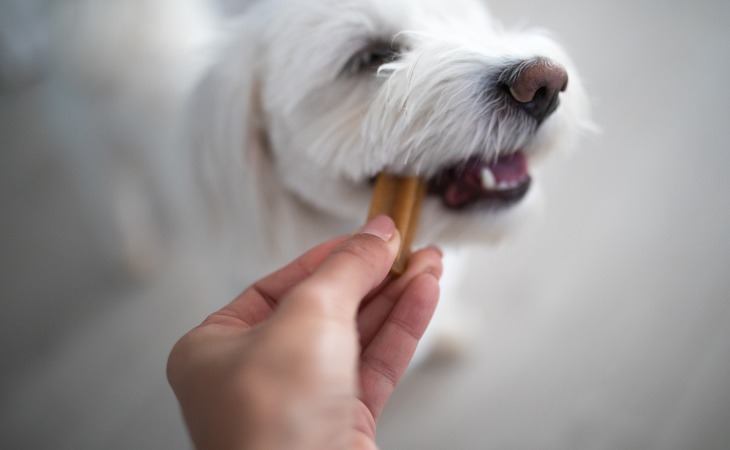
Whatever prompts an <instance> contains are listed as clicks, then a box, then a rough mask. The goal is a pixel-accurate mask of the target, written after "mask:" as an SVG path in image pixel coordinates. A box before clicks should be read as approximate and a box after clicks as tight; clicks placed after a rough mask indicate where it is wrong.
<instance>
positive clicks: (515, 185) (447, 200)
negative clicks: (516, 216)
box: [429, 151, 531, 210]
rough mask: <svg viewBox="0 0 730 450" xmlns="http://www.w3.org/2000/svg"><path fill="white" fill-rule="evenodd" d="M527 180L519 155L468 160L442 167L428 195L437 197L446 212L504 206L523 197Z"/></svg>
mask: <svg viewBox="0 0 730 450" xmlns="http://www.w3.org/2000/svg"><path fill="white" fill-rule="evenodd" d="M530 182H531V178H530V175H529V173H528V171H527V157H526V156H525V154H524V153H523V152H521V151H517V152H515V153H512V154H509V155H503V156H500V157H499V158H497V159H496V160H493V161H487V160H484V159H483V158H480V157H471V158H469V159H466V160H464V161H460V162H458V163H456V164H454V165H452V166H449V167H446V168H444V169H443V170H441V171H440V172H439V173H437V174H436V176H434V177H433V178H431V179H430V180H429V194H432V195H438V196H440V197H441V199H442V201H443V204H444V205H445V206H446V207H447V208H450V209H458V210H460V209H465V208H469V207H472V206H479V205H488V206H508V205H511V204H513V203H515V202H517V201H519V200H520V199H522V197H524V196H525V194H527V191H528V190H529V189H530Z"/></svg>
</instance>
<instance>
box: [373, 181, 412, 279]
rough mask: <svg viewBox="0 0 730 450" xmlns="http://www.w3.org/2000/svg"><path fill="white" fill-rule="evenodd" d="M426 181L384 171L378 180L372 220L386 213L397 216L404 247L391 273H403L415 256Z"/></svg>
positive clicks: (392, 216)
mask: <svg viewBox="0 0 730 450" xmlns="http://www.w3.org/2000/svg"><path fill="white" fill-rule="evenodd" d="M425 194H426V182H425V181H424V180H423V179H421V178H420V177H416V176H410V177H403V176H398V175H391V174H387V173H381V174H379V175H378V177H377V179H376V181H375V190H374V192H373V199H372V201H371V202H370V211H369V213H368V220H369V219H371V218H373V217H375V216H377V215H379V214H385V215H387V216H389V217H390V218H391V219H393V222H395V226H396V228H397V229H398V232H399V233H400V236H401V241H400V249H399V250H398V256H397V257H396V258H395V262H394V263H393V267H392V268H391V269H390V272H391V273H393V274H395V275H402V274H403V272H405V270H406V267H407V266H408V259H409V258H410V256H411V243H412V242H413V236H414V235H415V234H416V229H417V227H418V217H419V216H420V212H421V203H422V202H423V197H424V196H425Z"/></svg>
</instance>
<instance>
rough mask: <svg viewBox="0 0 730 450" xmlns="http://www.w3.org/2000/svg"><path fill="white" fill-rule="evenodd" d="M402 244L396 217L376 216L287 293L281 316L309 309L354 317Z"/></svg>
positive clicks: (347, 318)
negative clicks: (394, 220) (394, 221)
mask: <svg viewBox="0 0 730 450" xmlns="http://www.w3.org/2000/svg"><path fill="white" fill-rule="evenodd" d="M399 245H400V234H399V233H398V230H397V229H396V227H395V224H394V223H393V220H392V219H391V218H390V217H387V216H383V215H381V216H377V217H374V218H373V219H371V220H370V221H368V223H366V224H365V225H364V226H363V227H362V228H361V229H360V230H359V231H358V232H357V233H355V234H353V235H352V236H350V237H349V238H348V239H347V240H345V241H344V242H342V243H340V244H339V245H337V246H336V247H335V248H334V249H332V251H331V252H330V254H329V255H328V256H327V258H325V260H324V261H323V262H322V264H320V266H319V267H318V268H317V269H316V270H315V271H314V272H313V273H312V275H311V276H309V277H308V278H307V279H306V280H304V281H302V282H301V283H300V284H299V285H297V286H296V287H294V288H293V289H292V290H290V291H289V292H288V293H287V294H286V296H285V297H284V298H283V299H282V301H281V305H280V310H279V315H280V316H281V315H288V314H289V313H292V314H296V315H298V314H302V313H304V312H305V311H306V312H308V313H315V314H325V315H327V316H330V317H332V318H335V319H338V320H340V319H341V320H347V321H349V320H352V319H353V318H354V317H355V315H356V313H357V310H358V307H359V305H360V302H361V301H362V299H363V298H364V297H365V296H367V294H368V293H369V292H370V291H372V290H373V289H375V288H376V287H377V286H378V285H379V284H380V283H381V282H382V281H383V280H384V279H385V277H386V276H387V275H388V272H389V271H390V268H391V266H392V265H393V262H394V261H395V257H396V255H397V253H398V247H399Z"/></svg>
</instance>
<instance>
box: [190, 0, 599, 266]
mask: <svg viewBox="0 0 730 450" xmlns="http://www.w3.org/2000/svg"><path fill="white" fill-rule="evenodd" d="M249 3H250V4H249V5H247V6H242V7H241V9H242V12H241V14H240V15H239V16H237V17H235V18H234V19H232V20H231V21H230V23H229V24H228V25H227V26H226V27H225V28H224V32H223V33H222V39H221V42H220V43H219V46H218V48H217V49H216V53H215V56H214V60H215V63H214V64H213V65H212V66H211V67H210V68H209V71H208V74H207V76H206V77H205V79H204V81H203V82H202V84H201V86H200V89H199V90H198V92H197V95H196V98H195V100H194V102H193V108H192V111H193V113H192V114H193V116H192V121H191V125H190V127H189V129H190V132H191V134H190V136H191V139H190V141H191V142H192V145H193V150H194V152H195V154H196V155H195V156H196V158H198V162H197V163H196V164H198V165H199V167H201V168H202V169H203V170H202V173H203V178H204V179H206V180H207V181H208V182H210V185H211V186H212V190H211V191H210V192H211V193H212V195H211V196H209V197H208V198H207V200H206V201H207V202H208V204H209V205H212V206H213V207H214V208H213V213H212V214H211V213H206V216H208V217H211V216H212V217H214V218H215V223H216V224H217V225H218V226H219V228H218V229H217V232H218V233H222V237H221V240H222V241H223V242H225V245H226V246H231V247H232V248H234V249H235V250H234V252H233V253H236V254H238V255H243V261H240V263H241V264H243V267H242V268H240V267H239V269H236V270H242V271H243V272H249V273H248V275H252V274H251V273H250V272H251V271H253V272H255V273H254V274H253V275H258V274H260V273H261V272H264V271H267V270H270V269H271V268H273V267H274V266H276V265H280V264H282V263H283V262H285V261H287V260H289V259H291V258H292V257H294V256H295V255H297V254H299V253H300V252H302V251H303V250H305V249H306V248H308V247H310V246H311V245H314V244H316V243H317V242H320V241H322V240H324V239H326V238H328V237H331V236H334V235H337V234H340V233H346V232H351V231H352V230H354V229H356V228H357V226H358V225H359V224H361V223H362V222H363V220H364V218H365V215H366V212H367V209H368V204H369V201H370V196H371V194H372V189H371V185H370V184H369V183H368V180H369V179H371V177H373V176H374V175H376V174H377V173H378V172H380V171H383V170H388V171H391V172H396V173H416V174H421V175H426V176H429V175H433V174H434V173H435V172H436V171H437V170H438V169H439V168H440V167H442V166H443V165H444V164H446V163H449V162H451V161H454V160H457V159H459V158H465V157H468V156H470V155H474V154H480V155H483V156H484V157H486V158H494V157H496V155H499V154H501V153H503V152H510V151H514V150H516V149H518V148H519V149H522V150H523V151H524V152H525V153H526V154H528V156H529V159H530V163H531V165H532V164H533V163H534V162H535V160H536V159H537V157H538V156H541V155H543V154H547V153H551V152H553V151H555V150H559V149H564V148H568V147H570V146H571V144H572V141H573V138H574V136H575V135H576V131H578V130H579V129H581V128H582V127H585V126H586V125H587V123H588V122H587V118H586V115H587V109H586V100H585V95H584V92H583V88H582V85H581V82H580V78H579V77H578V75H577V74H576V72H575V70H574V68H573V64H572V63H571V61H570V60H569V59H568V57H567V56H566V54H565V52H564V51H563V50H562V49H561V47H560V46H559V45H557V44H556V43H555V42H554V41H553V40H552V39H551V38H550V37H549V35H548V34H547V33H545V32H542V31H534V30H533V31H516V32H513V31H507V30H505V29H503V28H502V27H501V26H500V25H499V24H498V23H497V22H495V21H494V19H493V18H492V17H491V16H490V14H489V12H488V11H487V9H486V8H485V7H484V5H483V3H482V2H481V1H478V0H428V1H424V0H360V1H353V0H266V1H256V2H249ZM373 40H384V41H388V42H394V43H397V44H398V45H399V47H400V48H401V50H402V57H401V58H400V59H398V60H396V61H393V62H390V63H387V64H385V65H383V66H381V67H380V68H379V69H378V70H377V73H364V74H362V73H359V74H358V73H354V74H353V73H348V72H347V70H345V71H344V73H343V68H344V67H345V66H346V63H347V62H348V60H350V58H351V57H352V56H353V54H355V53H356V52H357V51H358V50H359V49H361V48H362V47H363V46H366V45H367V44H368V42H371V41H373ZM534 57H548V58H551V59H553V60H555V61H558V62H559V63H560V64H562V65H563V66H564V67H565V68H566V69H567V70H568V72H569V76H570V81H569V87H568V89H567V91H566V92H564V93H562V94H561V106H560V107H559V108H558V110H557V111H556V112H555V113H554V114H553V115H552V116H550V117H549V118H548V119H547V120H546V121H545V122H544V123H543V124H542V125H541V126H540V127H539V128H536V127H535V125H534V124H530V123H527V122H526V121H525V120H522V119H520V117H518V116H517V115H514V114H511V112H510V111H500V110H498V109H497V105H496V104H493V103H490V102H484V101H476V98H477V97H478V96H479V95H481V94H483V93H484V92H483V91H484V90H485V89H486V90H488V89H489V88H490V87H493V86H490V85H489V83H486V84H485V80H487V79H489V76H490V74H495V73H496V72H497V71H499V70H501V69H503V68H504V67H505V65H507V64H510V63H513V62H519V61H522V60H526V59H530V58H534ZM533 175H534V173H533ZM534 190H535V188H534V187H533V188H532V191H534ZM532 197H533V195H528V198H527V199H525V201H523V202H522V203H523V204H529V203H531V201H530V200H531V198H532ZM521 209H523V208H520V207H516V208H511V211H509V213H508V212H507V211H499V212H495V211H489V210H473V211H467V212H453V211H449V210H447V209H445V208H444V207H443V206H442V205H441V202H440V200H439V199H438V198H431V197H429V198H428V199H427V200H426V202H425V205H424V208H423V215H422V220H421V224H420V230H419V235H418V239H417V242H418V243H419V244H423V243H429V242H434V243H436V244H439V245H442V246H447V247H448V246H450V245H452V244H453V245H456V246H464V245H473V244H476V243H480V242H487V241H491V240H493V239H494V238H495V236H497V237H498V236H500V235H501V234H502V233H503V232H504V231H505V230H508V229H510V228H512V227H513V224H514V221H513V220H512V218H513V217H514V216H515V215H516V214H517V213H518V212H519V210H521Z"/></svg>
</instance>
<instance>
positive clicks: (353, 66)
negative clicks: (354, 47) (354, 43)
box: [342, 42, 400, 74]
mask: <svg viewBox="0 0 730 450" xmlns="http://www.w3.org/2000/svg"><path fill="white" fill-rule="evenodd" d="M399 56H400V53H399V50H398V48H397V47H395V46H394V45H391V44H389V43H383V42H375V43H372V44H369V45H368V46H366V47H364V48H363V49H361V50H360V51H358V52H357V53H355V54H354V55H353V56H352V58H350V59H349V60H348V61H347V63H346V64H345V67H343V69H342V72H343V73H347V74H357V73H362V72H375V71H376V70H378V68H379V67H380V66H382V65H383V64H387V63H389V62H392V61H395V60H396V59H398V57H399Z"/></svg>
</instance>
